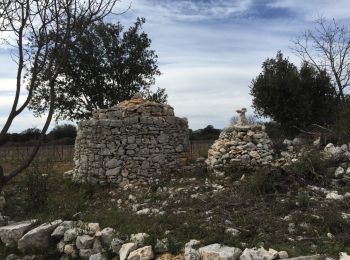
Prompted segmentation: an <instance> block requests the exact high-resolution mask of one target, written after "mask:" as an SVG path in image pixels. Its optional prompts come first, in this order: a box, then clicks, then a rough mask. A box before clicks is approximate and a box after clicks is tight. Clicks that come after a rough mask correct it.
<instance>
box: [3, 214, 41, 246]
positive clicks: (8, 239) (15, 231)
mask: <svg viewBox="0 0 350 260" xmlns="http://www.w3.org/2000/svg"><path fill="white" fill-rule="evenodd" d="M36 223H37V220H36V219H32V220H27V221H21V222H16V223H13V224H11V225H8V226H3V227H0V239H1V241H2V242H3V243H4V244H7V245H11V244H15V243H17V241H18V240H19V239H20V238H21V237H22V236H23V235H24V233H25V232H27V231H28V230H29V229H31V228H32V227H33V226H34V225H35V224H36Z"/></svg>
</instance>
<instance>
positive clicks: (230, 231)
mask: <svg viewBox="0 0 350 260" xmlns="http://www.w3.org/2000/svg"><path fill="white" fill-rule="evenodd" d="M225 233H226V234H230V235H231V236H232V237H238V236H239V234H240V233H241V232H240V231H239V230H237V229H235V228H226V230H225Z"/></svg>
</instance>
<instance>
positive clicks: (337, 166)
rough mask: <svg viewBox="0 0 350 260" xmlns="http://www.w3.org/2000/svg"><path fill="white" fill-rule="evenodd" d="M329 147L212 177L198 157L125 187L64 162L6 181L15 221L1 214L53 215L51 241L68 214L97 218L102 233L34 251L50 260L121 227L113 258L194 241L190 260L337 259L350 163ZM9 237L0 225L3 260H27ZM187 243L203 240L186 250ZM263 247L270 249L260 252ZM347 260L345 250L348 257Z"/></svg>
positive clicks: (178, 250) (167, 255)
mask: <svg viewBox="0 0 350 260" xmlns="http://www.w3.org/2000/svg"><path fill="white" fill-rule="evenodd" d="M289 150H291V149H290V148H289ZM325 151H327V153H328V156H326V157H328V159H324V157H325V156H324V154H323V155H322V156H321V155H320V153H318V152H310V153H308V154H307V155H306V156H305V157H304V158H301V159H299V160H296V161H294V162H293V163H291V164H290V165H289V166H286V167H284V168H281V167H258V168H255V169H254V168H246V167H240V166H238V165H232V166H231V167H228V168H226V169H225V176H224V177H218V176H214V175H212V174H210V173H208V172H207V171H206V168H205V167H203V165H202V163H201V160H200V161H199V162H197V163H195V165H196V167H189V168H188V169H185V170H184V171H183V172H181V173H176V174H175V173H174V174H170V175H167V176H162V177H159V178H154V179H151V180H150V182H148V183H142V182H140V183H132V184H124V185H123V186H119V187H117V186H103V187H101V186H82V185H77V184H73V183H72V182H71V181H70V180H69V179H64V178H63V176H62V174H61V172H63V171H64V169H63V168H62V167H61V168H58V169H53V170H50V171H48V170H47V169H46V171H45V172H42V173H43V174H44V175H43V176H42V177H43V178H39V179H35V178H34V179H30V178H29V179H28V177H25V176H24V175H23V176H22V177H21V178H19V179H18V180H16V182H14V183H12V184H11V185H9V186H8V187H6V189H5V191H4V196H5V198H6V205H5V206H4V209H3V215H5V216H8V217H9V218H6V217H3V219H2V220H3V221H4V222H6V220H7V219H10V220H11V221H14V222H15V221H23V220H30V219H37V222H36V224H34V226H31V227H30V228H29V229H28V230H30V229H33V228H34V227H35V226H37V225H39V224H40V223H45V222H47V221H51V222H50V223H51V225H52V223H56V224H55V226H54V227H52V226H50V227H51V228H49V230H50V231H49V232H48V233H46V234H49V236H48V237H51V234H52V232H54V230H55V228H57V226H59V225H62V224H61V220H62V221H63V220H64V221H74V222H68V223H71V224H72V223H73V224H72V225H73V227H72V226H69V225H71V224H69V225H68V226H69V227H68V229H67V230H70V229H74V228H76V227H77V225H82V226H84V224H82V223H98V226H99V228H98V230H95V231H94V232H91V230H89V232H85V231H81V230H83V228H80V227H79V228H80V229H79V230H80V232H78V233H75V234H73V235H72V237H71V240H67V238H66V240H67V241H65V236H66V234H65V232H66V231H67V230H65V231H64V232H63V234H62V233H61V234H60V235H59V236H57V237H56V238H55V239H54V243H53V244H50V243H48V249H45V253H44V254H43V252H34V253H36V254H37V255H38V254H39V255H44V256H43V257H44V259H45V257H46V259H60V258H61V257H66V256H67V255H70V256H71V257H72V256H74V255H76V256H79V255H80V257H83V258H87V257H88V256H90V255H92V253H97V254H98V253H99V252H97V251H91V249H93V246H94V244H95V241H97V240H101V234H100V233H98V232H102V231H103V230H104V232H105V231H106V230H105V228H106V227H109V228H111V229H112V230H113V239H117V240H118V241H119V240H120V241H121V242H120V244H118V246H120V248H119V247H117V249H115V250H114V251H113V250H112V249H111V245H110V243H109V244H108V243H107V244H108V245H105V246H102V248H104V249H103V250H102V249H101V250H100V251H101V252H103V254H104V255H106V254H107V256H106V257H107V259H112V258H113V257H119V258H123V257H121V255H120V249H121V246H122V245H124V244H127V245H125V247H129V251H128V252H129V253H130V252H133V251H135V250H139V251H142V252H143V253H140V252H139V251H137V252H138V253H137V252H136V253H134V254H136V255H137V254H141V255H145V256H142V257H140V256H134V258H132V257H130V255H129V258H130V259H149V258H153V257H154V258H157V257H158V258H160V259H171V258H177V259H180V258H183V257H184V256H185V252H189V251H188V250H190V249H189V248H192V247H193V248H194V249H193V250H195V251H194V255H195V256H197V258H195V256H193V257H192V256H191V257H190V258H187V259H199V258H198V254H199V256H200V257H201V258H202V259H213V258H211V256H208V254H207V253H205V252H207V251H208V250H209V251H210V252H212V251H214V252H216V253H213V254H218V255H219V256H217V255H216V256H217V257H218V258H215V259H236V258H238V257H239V256H240V255H241V252H250V253H249V254H248V253H247V254H248V255H250V258H249V257H246V258H244V256H241V259H242V260H245V259H277V258H286V257H287V255H288V257H298V256H308V255H309V256H312V255H313V257H311V258H303V259H316V258H319V257H324V258H326V257H332V258H333V259H338V258H339V253H341V252H344V253H350V236H349V232H348V231H349V229H350V193H349V192H350V183H349V182H348V180H349V179H350V169H349V166H350V165H349V163H348V159H347V156H348V152H347V151H345V147H344V146H343V148H341V147H336V146H332V145H328V146H326V148H325ZM69 167H70V166H66V167H65V168H66V169H68V168H69ZM37 171H38V170H37ZM41 171H42V170H41ZM27 176H30V174H29V175H27ZM58 184H59V185H58ZM40 194H42V195H43V196H39V195H40ZM33 198H36V200H34V199H33ZM40 198H41V199H40ZM45 198H47V200H46V199H45ZM59 219H61V220H60V221H57V220H59ZM54 221H57V222H54ZM10 223H11V222H10ZM65 223H67V222H65ZM79 223H80V224H79ZM85 226H86V225H85ZM0 230H1V229H0ZM28 230H26V231H28ZM107 230H108V229H107ZM70 232H71V231H70ZM70 232H68V233H70ZM5 233H6V232H5ZM24 233H25V232H24ZM24 233H23V234H20V235H18V236H17V240H20V239H22V238H21V237H22V235H24ZM73 233H74V232H73ZM138 233H147V234H148V236H147V240H146V242H145V243H143V244H142V243H141V244H140V245H137V246H135V245H134V246H133V245H130V243H135V241H134V242H133V239H132V234H138ZM1 234H2V233H1V231H0V238H1V240H2V242H3V244H4V245H3V246H2V247H1V253H0V256H1V257H2V258H1V259H5V258H6V257H7V256H8V255H10V254H16V255H18V256H23V252H25V254H27V255H28V253H27V252H26V250H24V249H23V248H24V246H23V243H22V242H21V243H19V244H18V243H17V244H16V243H7V241H6V238H3V236H2V235H1ZM24 236H25V235H24ZM79 236H84V237H83V238H81V237H80V238H78V237H79ZM5 237H6V235H5ZM81 239H83V241H84V243H85V242H86V240H87V242H86V243H87V245H84V246H81V245H80V244H79V243H80V242H82V241H80V240H81ZM51 240H52V239H51V238H50V240H49V242H50V241H51ZM78 240H79V241H78ZM191 240H198V241H199V242H193V241H192V242H190V241H191ZM62 241H63V242H62ZM51 242H52V241H51ZM96 243H97V242H96ZM188 243H190V244H191V243H195V245H193V246H191V247H189V246H187V247H186V244H187V245H188ZM5 244H7V246H5ZM136 244H137V243H136ZM157 244H158V246H157ZM213 244H214V245H213ZM217 244H219V245H217ZM207 245H211V246H209V249H208V248H206V249H199V248H203V247H205V246H207ZM57 246H59V248H58V249H57ZM149 246H150V247H149ZM79 247H80V248H79ZM145 247H146V248H145ZM261 247H263V248H265V249H266V250H263V249H260V251H259V248H261ZM140 248H141V249H140ZM186 248H187V251H186ZM234 248H235V249H234ZM253 248H256V249H253ZM81 249H83V251H82V252H83V253H81V252H80V251H81ZM197 249H198V250H197ZM238 249H239V250H240V251H238ZM269 249H271V250H270V251H269ZM272 249H273V250H272ZM206 250H207V251H206ZM249 250H253V251H249ZM254 250H255V251H254ZM29 251H30V250H29ZM39 251H40V250H39ZM258 251H259V252H260V253H254V252H258ZM281 251H282V253H280V254H279V253H278V252H281ZM283 251H285V252H286V253H285V252H283ZM67 252H68V253H67ZM190 252H192V251H191V250H190ZM196 252H197V253H198V254H197V253H196ZM218 252H221V253H218ZM222 252H224V253H222ZM238 252H239V253H238ZM81 254H83V255H81ZM286 254H287V255H286ZM118 255H119V256H118ZM127 255H128V254H126V256H125V254H124V258H123V259H126V258H127ZM209 255H210V254H209ZM261 255H264V256H265V257H261ZM267 255H268V256H267ZM315 255H316V256H315ZM12 256H13V257H15V256H14V255H12ZM12 256H11V257H12ZM131 256H133V255H131ZM96 257H98V256H96ZM101 257H102V255H101ZM206 257H207V258H206ZM346 257H347V256H346V254H342V259H347V258H346ZM8 259H17V258H8ZM27 259H28V258H27ZM29 259H30V258H29ZM34 259H35V258H34ZM62 259H67V258H62ZM91 259H103V258H91Z"/></svg>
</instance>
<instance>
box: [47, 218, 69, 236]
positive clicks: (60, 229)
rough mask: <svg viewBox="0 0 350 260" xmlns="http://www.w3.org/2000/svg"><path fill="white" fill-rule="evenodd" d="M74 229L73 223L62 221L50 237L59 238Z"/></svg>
mask: <svg viewBox="0 0 350 260" xmlns="http://www.w3.org/2000/svg"><path fill="white" fill-rule="evenodd" d="M73 227H74V222H73V221H63V222H62V223H61V224H60V225H58V227H57V228H55V230H54V231H53V232H52V234H51V236H52V237H54V238H61V237H63V236H64V233H65V232H66V231H67V230H68V229H71V228H73Z"/></svg>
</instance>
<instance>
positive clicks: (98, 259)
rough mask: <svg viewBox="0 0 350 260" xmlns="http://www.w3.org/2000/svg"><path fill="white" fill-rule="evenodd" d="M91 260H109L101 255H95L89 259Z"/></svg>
mask: <svg viewBox="0 0 350 260" xmlns="http://www.w3.org/2000/svg"><path fill="white" fill-rule="evenodd" d="M89 260H107V258H106V257H104V256H103V255H102V254H101V253H97V254H93V255H91V256H90V257H89Z"/></svg>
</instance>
